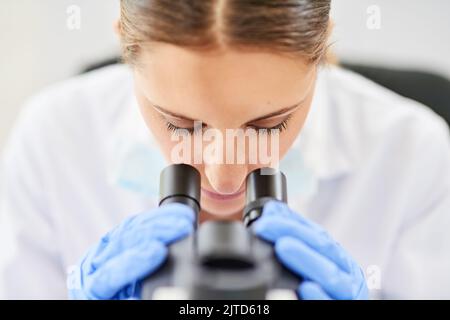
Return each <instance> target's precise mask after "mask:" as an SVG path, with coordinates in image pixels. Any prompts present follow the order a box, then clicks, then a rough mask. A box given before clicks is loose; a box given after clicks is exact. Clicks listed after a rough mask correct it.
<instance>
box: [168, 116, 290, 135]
mask: <svg viewBox="0 0 450 320" xmlns="http://www.w3.org/2000/svg"><path fill="white" fill-rule="evenodd" d="M291 117H292V115H288V116H287V117H286V119H284V120H283V121H281V122H280V123H279V124H277V125H276V126H273V127H270V128H262V127H257V126H249V127H250V128H252V129H255V130H258V131H259V132H260V133H262V134H267V135H271V134H272V130H280V133H281V132H283V131H285V130H286V129H287V126H288V123H289V120H290V119H291ZM166 128H167V130H168V131H170V132H174V133H175V134H177V135H183V134H185V132H186V131H187V132H188V134H189V135H192V134H194V133H196V131H199V130H198V129H197V128H181V127H177V126H176V125H174V124H173V123H171V122H168V121H166ZM203 128H204V127H203ZM203 128H202V129H203Z"/></svg>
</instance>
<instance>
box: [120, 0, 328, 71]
mask: <svg viewBox="0 0 450 320" xmlns="http://www.w3.org/2000/svg"><path fill="white" fill-rule="evenodd" d="M330 2H331V0H121V1H120V6H121V19H120V25H119V26H120V33H121V37H122V47H123V58H124V60H125V62H128V63H131V64H135V63H136V59H137V55H138V53H139V49H140V48H141V45H142V44H144V43H150V42H165V43H170V44H174V45H178V46H184V47H189V48H192V49H206V50H207V49H218V48H223V47H234V48H241V49H245V48H248V49H250V48H257V49H262V50H264V49H265V50H269V51H274V52H281V53H288V54H294V55H300V56H302V57H306V58H307V59H308V60H309V61H311V62H315V61H318V60H320V59H322V58H323V57H324V56H325V52H326V48H327V39H328V26H329V20H330V16H329V15H330Z"/></svg>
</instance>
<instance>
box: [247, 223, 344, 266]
mask: <svg viewBox="0 0 450 320" xmlns="http://www.w3.org/2000/svg"><path fill="white" fill-rule="evenodd" d="M253 230H254V231H255V233H256V234H257V235H258V236H260V237H262V238H263V239H266V240H268V241H271V242H276V241H277V240H278V239H280V238H282V237H285V236H289V237H292V238H296V239H298V240H301V241H302V242H304V243H305V244H307V245H308V246H310V247H311V248H312V249H314V250H315V251H317V252H319V253H321V254H322V255H324V256H325V257H327V258H329V259H330V260H332V261H334V262H335V263H336V264H337V265H338V266H339V267H340V268H342V269H343V270H344V271H345V272H348V273H350V272H351V261H350V258H349V255H348V254H347V253H346V252H345V251H344V249H343V248H342V247H341V246H340V245H339V244H338V243H337V242H335V241H334V240H333V239H332V238H331V237H330V236H329V235H328V233H326V232H324V231H321V230H318V229H313V228H311V227H310V226H309V225H305V224H303V223H299V222H298V221H297V220H293V219H292V218H286V217H284V216H276V215H268V216H265V217H264V216H263V217H261V218H260V219H259V220H258V221H256V222H255V225H254V227H253Z"/></svg>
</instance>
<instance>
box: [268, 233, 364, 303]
mask: <svg viewBox="0 0 450 320" xmlns="http://www.w3.org/2000/svg"><path fill="white" fill-rule="evenodd" d="M275 253H276V255H277V256H278V258H279V259H280V261H281V262H282V263H283V264H284V265H285V266H286V267H287V268H289V269H291V270H292V271H293V272H295V273H297V274H299V275H300V276H302V277H304V278H307V279H311V280H312V281H314V282H316V283H317V284H318V285H320V286H321V287H322V288H323V290H325V292H327V293H328V294H329V295H330V296H331V297H332V298H335V299H352V297H354V294H355V293H356V292H355V291H356V290H355V288H354V285H353V281H352V277H351V276H350V275H348V274H347V273H345V272H343V271H342V270H341V269H340V268H339V267H338V266H337V265H336V264H335V263H334V262H332V261H330V260H329V259H328V258H326V257H324V256H323V255H321V254H320V253H318V252H316V251H314V250H313V249H312V248H310V247H309V246H308V245H306V244H305V243H303V242H302V241H300V240H298V239H295V238H292V237H283V238H280V239H279V240H278V241H277V242H276V243H275Z"/></svg>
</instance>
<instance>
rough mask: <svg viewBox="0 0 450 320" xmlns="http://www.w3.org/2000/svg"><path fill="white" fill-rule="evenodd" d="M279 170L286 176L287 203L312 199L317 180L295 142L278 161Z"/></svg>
mask: <svg viewBox="0 0 450 320" xmlns="http://www.w3.org/2000/svg"><path fill="white" fill-rule="evenodd" d="M280 170H281V171H282V172H283V173H284V174H285V175H286V180H287V190H288V201H290V200H294V199H299V198H301V199H305V198H310V197H312V196H313V195H314V194H315V193H316V192H317V189H318V179H317V177H316V176H315V174H314V172H313V170H312V169H311V168H310V166H309V165H308V163H307V161H306V159H305V157H304V156H303V153H302V150H301V148H300V144H299V143H298V139H297V141H296V142H295V143H294V144H293V146H292V147H291V148H290V149H289V151H288V152H287V153H286V155H285V156H284V158H283V159H281V161H280Z"/></svg>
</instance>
